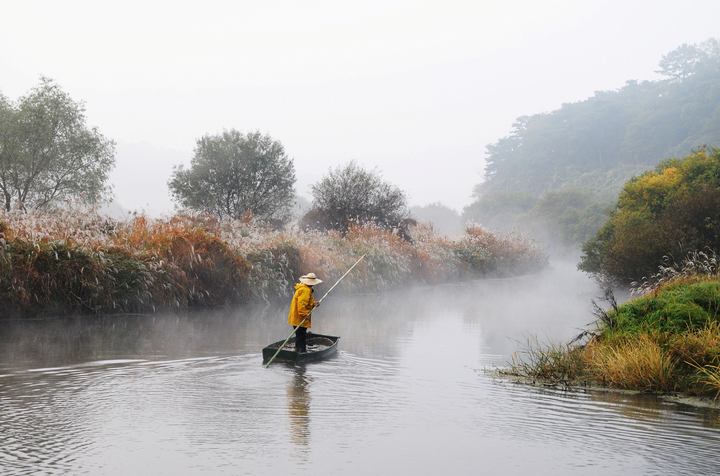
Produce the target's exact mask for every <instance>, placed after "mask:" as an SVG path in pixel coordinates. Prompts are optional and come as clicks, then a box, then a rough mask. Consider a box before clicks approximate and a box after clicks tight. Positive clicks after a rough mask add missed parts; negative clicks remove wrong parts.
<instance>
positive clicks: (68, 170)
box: [0, 78, 115, 211]
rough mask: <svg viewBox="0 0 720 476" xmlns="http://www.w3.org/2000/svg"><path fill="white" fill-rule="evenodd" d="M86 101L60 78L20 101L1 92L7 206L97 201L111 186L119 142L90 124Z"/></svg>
mask: <svg viewBox="0 0 720 476" xmlns="http://www.w3.org/2000/svg"><path fill="white" fill-rule="evenodd" d="M84 111H85V110H84V107H83V105H82V104H81V103H79V102H77V101H74V100H73V99H72V98H71V97H70V96H69V95H68V94H67V93H66V92H64V91H63V90H62V89H61V88H60V87H59V86H58V85H57V84H55V83H54V82H53V81H52V80H50V79H48V78H41V80H40V84H39V85H38V86H37V87H35V88H34V89H32V90H31V91H30V93H29V94H28V95H27V96H24V97H22V98H20V99H19V100H18V101H17V103H16V104H13V103H11V102H9V101H8V100H7V99H5V98H4V97H2V96H0V193H2V199H3V201H4V207H5V210H8V211H9V210H11V209H12V208H19V209H23V210H25V209H28V208H36V209H38V208H43V207H46V206H48V205H50V204H52V203H54V202H59V201H80V202H82V203H95V202H97V201H98V200H100V199H101V198H102V197H103V195H104V194H105V193H106V192H107V188H106V186H105V183H106V181H107V178H108V173H109V172H110V170H111V169H112V167H113V165H114V163H115V158H114V146H115V144H114V143H113V142H112V141H110V140H108V139H107V138H105V137H104V136H103V135H101V134H100V133H99V132H98V131H97V129H95V128H92V129H89V128H88V127H87V126H86V124H85V114H84Z"/></svg>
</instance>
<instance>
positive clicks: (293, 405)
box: [287, 365, 310, 447]
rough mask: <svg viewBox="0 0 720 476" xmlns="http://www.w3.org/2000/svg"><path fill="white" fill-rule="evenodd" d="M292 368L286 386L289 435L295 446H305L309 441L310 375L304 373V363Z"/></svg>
mask: <svg viewBox="0 0 720 476" xmlns="http://www.w3.org/2000/svg"><path fill="white" fill-rule="evenodd" d="M292 370H293V372H294V374H293V377H292V378H291V379H290V382H288V386H287V396H288V416H289V417H290V436H291V438H292V441H293V443H295V444H296V445H297V446H302V447H307V446H308V444H309V443H310V393H309V391H308V387H309V385H310V377H308V376H307V375H305V366H304V365H298V366H296V367H294V368H293V369H292Z"/></svg>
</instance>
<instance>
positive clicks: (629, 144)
mask: <svg viewBox="0 0 720 476" xmlns="http://www.w3.org/2000/svg"><path fill="white" fill-rule="evenodd" d="M659 69H660V72H661V73H663V74H664V75H665V77H664V78H663V79H659V80H654V81H628V82H627V83H626V84H625V86H624V87H622V88H620V89H618V90H614V91H600V92H596V93H595V94H594V95H593V96H592V97H590V98H588V99H586V100H583V101H580V102H575V103H568V104H563V105H562V107H560V108H559V109H557V110H554V111H551V112H548V113H543V114H535V115H531V116H523V117H520V118H518V120H517V122H516V123H515V124H514V125H513V128H512V130H511V132H510V134H508V135H507V136H506V137H504V138H501V139H500V140H498V141H497V142H495V143H494V144H491V145H489V146H488V147H487V154H486V161H485V163H486V168H485V180H484V181H483V183H481V184H479V185H478V186H477V187H476V189H475V192H474V195H475V200H474V203H472V204H471V205H470V206H468V207H467V208H466V209H465V211H464V214H463V215H464V216H463V218H464V219H465V220H466V221H472V222H476V223H481V224H482V225H483V226H486V227H489V228H491V229H495V230H521V231H525V232H529V233H530V234H531V236H533V237H534V238H536V239H541V240H542V241H544V242H545V244H546V245H548V246H555V245H556V244H557V243H558V242H565V243H567V244H568V245H570V246H575V245H580V243H581V242H582V241H581V240H582V239H583V238H586V237H587V236H593V235H594V234H595V233H596V231H597V229H598V228H599V226H597V225H599V224H601V223H602V222H604V221H605V217H604V216H603V215H604V212H605V208H607V206H610V207H612V206H614V204H615V202H616V200H617V195H618V193H619V192H620V190H621V189H622V187H623V184H624V183H625V182H626V181H627V180H629V179H630V178H631V177H633V176H635V175H639V174H641V173H643V172H645V171H647V170H649V169H651V168H653V167H655V166H656V165H657V164H658V163H659V162H660V161H661V160H662V159H664V158H667V157H682V156H684V155H687V154H689V153H690V152H691V151H692V150H693V149H695V148H696V147H698V146H701V145H703V144H720V42H718V40H715V39H711V40H708V41H705V42H702V43H698V44H694V45H684V46H681V47H680V48H678V49H677V50H675V51H672V52H669V53H668V54H666V55H665V56H664V57H663V59H662V61H661V62H660V66H659ZM572 190H575V191H579V190H582V192H583V194H582V195H583V197H582V198H581V200H580V201H578V202H573V201H572V195H574V194H575V192H572V193H567V192H568V191H572ZM561 202H564V203H561ZM568 206H569V207H568ZM543 222H544V223H546V224H547V225H548V227H549V228H550V233H544V232H543V230H542V228H543V227H539V226H535V225H536V224H538V225H540V224H542V223H543Z"/></svg>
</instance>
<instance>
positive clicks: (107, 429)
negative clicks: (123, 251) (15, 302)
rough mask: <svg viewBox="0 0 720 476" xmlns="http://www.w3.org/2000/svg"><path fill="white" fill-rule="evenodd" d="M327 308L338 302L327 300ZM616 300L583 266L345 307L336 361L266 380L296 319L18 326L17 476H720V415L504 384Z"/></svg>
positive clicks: (6, 340) (370, 298)
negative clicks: (520, 359) (268, 358)
mask: <svg viewBox="0 0 720 476" xmlns="http://www.w3.org/2000/svg"><path fill="white" fill-rule="evenodd" d="M322 291H323V290H322V289H319V292H322ZM599 294H600V291H599V290H598V289H597V288H596V286H595V285H594V283H593V282H591V281H590V280H589V279H587V277H585V276H584V275H582V274H580V273H578V272H577V271H575V269H574V265H572V264H563V263H554V264H553V265H552V266H551V267H550V269H548V270H547V271H545V272H543V273H541V274H538V275H533V276H525V277H520V278H513V279H494V280H493V279H491V280H482V281H474V282H467V283H461V284H447V285H443V286H430V287H423V288H417V287H416V288H412V289H407V290H399V291H388V292H386V293H382V294H374V295H354V296H343V295H341V294H337V295H333V296H331V297H330V298H328V300H327V301H325V302H324V303H323V306H322V307H321V308H320V309H318V310H317V311H316V313H315V315H314V320H313V326H314V327H313V329H312V330H313V331H314V332H317V333H327V334H333V335H340V336H341V340H340V344H339V349H340V350H339V353H338V355H337V356H336V357H334V358H332V359H330V360H326V361H322V362H318V363H314V364H308V365H301V366H288V365H285V364H273V365H272V366H271V367H270V368H269V369H264V368H262V366H261V360H262V357H261V354H260V350H261V349H262V347H263V346H265V345H267V344H268V343H270V342H273V341H275V340H278V339H281V338H283V337H285V336H286V335H287V334H288V332H289V328H288V326H287V324H286V306H285V304H283V305H276V306H266V307H258V308H243V309H237V310H232V311H223V312H212V313H201V314H200V313H199V314H190V315H182V316H181V315H169V316H142V317H138V316H126V317H121V316H113V317H107V318H102V319H96V320H75V321H73V320H70V321H68V320H63V321H32V322H3V323H0V326H1V327H0V328H1V332H0V335H1V336H2V338H1V342H0V359H1V360H2V361H3V362H5V364H4V366H3V367H2V368H1V369H0V421H1V422H2V429H3V431H2V432H1V433H0V469H1V470H2V473H3V474H34V473H37V472H45V473H49V474H64V473H72V474H83V473H87V474H146V473H147V472H148V471H151V472H152V473H153V474H249V475H257V474H330V473H331V472H332V473H338V474H350V475H353V474H358V475H364V474H438V473H441V472H442V473H445V472H449V471H451V472H454V473H457V474H478V473H486V474H548V473H551V472H552V473H555V474H577V473H582V474H712V473H717V472H718V470H720V464H718V463H717V462H716V449H717V447H718V446H717V445H718V443H720V430H719V428H720V421H719V420H718V414H717V412H716V411H714V410H699V409H693V408H689V407H684V406H681V405H678V404H670V403H666V402H662V401H659V400H657V399H656V398H654V397H642V396H631V395H625V394H618V393H603V392H581V391H559V390H555V389H545V388H538V387H530V386H525V385H519V384H514V383H510V382H507V381H503V380H499V379H496V378H494V377H493V375H492V374H491V373H489V372H487V371H486V370H487V369H490V368H493V367H495V366H498V365H504V364H506V363H507V361H508V360H509V359H510V356H511V354H512V352H514V351H517V350H520V349H521V348H522V347H523V345H524V343H525V341H526V340H527V339H528V338H530V337H533V336H537V337H538V338H539V339H540V340H541V341H542V340H545V339H552V340H554V341H556V342H563V341H567V340H569V339H570V338H572V337H573V336H574V335H576V334H577V333H578V329H580V328H581V327H583V326H584V325H586V324H587V323H588V322H590V321H591V320H592V316H591V313H590V309H591V303H590V301H591V299H592V298H594V297H596V296H597V295H599Z"/></svg>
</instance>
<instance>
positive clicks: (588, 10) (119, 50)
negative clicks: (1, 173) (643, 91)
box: [0, 0, 720, 214]
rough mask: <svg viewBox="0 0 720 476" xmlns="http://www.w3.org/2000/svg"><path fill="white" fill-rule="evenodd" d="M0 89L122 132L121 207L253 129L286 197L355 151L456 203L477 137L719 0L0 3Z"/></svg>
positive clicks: (611, 85)
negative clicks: (204, 144)
mask: <svg viewBox="0 0 720 476" xmlns="http://www.w3.org/2000/svg"><path fill="white" fill-rule="evenodd" d="M0 6H1V8H0V10H1V11H2V17H3V21H2V28H0V92H2V94H4V95H5V96H7V97H9V98H11V99H16V98H18V97H19V96H21V95H23V94H25V93H27V92H28V90H30V89H31V88H32V87H33V86H34V85H36V84H37V83H38V79H39V77H40V76H47V77H50V78H53V79H54V80H55V81H57V82H58V83H59V84H60V85H61V86H62V87H63V89H65V90H66V91H68V92H69V93H70V95H71V96H72V97H73V98H75V99H78V100H82V101H83V102H84V103H85V106H86V114H87V121H88V124H89V125H91V126H96V127H97V128H98V129H99V130H100V131H101V132H102V133H103V134H104V135H105V136H107V137H109V138H112V139H113V140H115V141H116V143H117V155H116V167H115V170H114V171H113V173H112V175H111V182H112V184H113V188H114V194H115V198H116V201H117V202H118V204H120V205H121V206H122V207H124V208H125V209H136V210H145V211H146V212H149V213H151V214H162V213H170V212H171V211H172V209H173V203H172V201H171V198H170V196H169V193H168V189H167V180H168V179H169V177H170V175H171V173H172V170H173V166H175V165H178V164H185V165H186V166H187V165H189V164H190V160H191V158H192V154H193V148H194V146H195V143H196V141H197V139H198V138H200V137H201V136H203V135H205V134H216V133H220V132H222V131H223V130H225V129H232V128H234V129H238V130H240V131H245V132H247V131H255V130H259V131H261V132H264V133H268V134H270V135H271V136H272V137H273V138H275V139H277V140H279V141H281V142H282V143H283V145H284V146H285V149H286V151H287V152H288V154H289V155H290V157H292V158H293V160H294V163H295V168H296V176H297V187H296V188H297V192H298V194H299V195H302V196H304V197H307V198H311V185H312V184H313V183H315V182H317V181H318V180H319V179H320V178H322V177H323V175H325V174H326V173H327V172H328V170H329V169H330V168H334V167H337V166H340V165H343V164H346V163H347V162H349V161H351V160H354V161H355V162H357V163H358V164H360V165H362V166H364V167H366V168H370V169H375V170H377V171H378V172H380V173H381V174H382V176H383V177H384V178H385V179H386V180H388V181H390V182H392V183H393V184H395V185H397V186H399V187H400V188H401V189H403V190H405V192H406V193H407V196H408V202H409V204H410V205H426V204H429V203H433V202H442V203H444V204H446V205H448V206H450V207H452V208H455V209H456V210H458V211H461V210H462V208H463V207H464V206H466V205H468V204H469V203H470V202H471V201H472V191H473V187H474V186H475V185H476V184H477V183H479V182H480V181H482V179H483V165H484V157H485V147H486V146H487V145H488V144H491V143H493V142H495V141H497V140H498V139H499V138H501V137H503V136H505V135H507V134H508V133H509V132H510V130H511V127H512V124H513V122H514V120H515V119H516V118H517V117H519V116H522V115H530V114H535V113H541V112H548V111H551V110H553V109H556V108H558V107H560V106H561V105H562V104H563V103H567V102H573V101H578V100H582V99H584V98H586V97H589V96H591V95H592V94H593V93H594V92H595V91H600V90H610V89H617V88H620V87H622V86H623V84H624V83H625V82H626V81H627V80H630V79H636V80H643V79H656V78H657V75H656V73H655V70H656V69H657V63H658V61H659V60H660V58H661V56H662V55H663V54H664V53H667V52H668V51H670V50H672V49H674V48H676V47H677V46H679V45H681V44H682V43H697V42H701V41H703V40H705V39H708V38H710V37H713V36H716V37H717V36H719V35H718V29H717V18H718V17H719V16H720V2H718V1H717V0H688V1H685V2H679V1H666V0H632V1H630V0H624V1H616V0H607V1H599V0H589V1H582V2H579V1H576V0H574V1H570V0H545V1H542V2H540V1H537V0H535V1H532V0H526V1H520V0H503V1H494V0H491V1H482V0H477V1H456V0H442V1H391V0H383V1H376V0H363V1H361V2H360V1H356V2H340V1H337V0H334V1H329V0H328V1H316V0H305V1H302V2H300V1H292V0H264V1H254V2H248V1H243V0H235V1H213V0H206V1H203V2H181V1H173V2H164V1H149V0H145V1H133V0H130V1H123V2H113V3H110V2H97V1H72V0H71V1H67V2H57V1H36V0H24V1H22V2H13V1H10V0H0Z"/></svg>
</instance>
